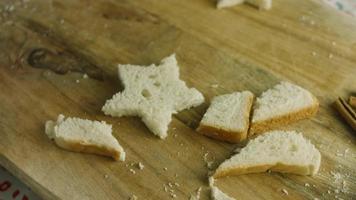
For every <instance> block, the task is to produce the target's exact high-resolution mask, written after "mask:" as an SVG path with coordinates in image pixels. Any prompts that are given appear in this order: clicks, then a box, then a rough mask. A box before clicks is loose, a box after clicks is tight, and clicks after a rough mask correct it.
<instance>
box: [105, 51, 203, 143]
mask: <svg viewBox="0 0 356 200" xmlns="http://www.w3.org/2000/svg"><path fill="white" fill-rule="evenodd" d="M118 69H119V78H120V80H121V81H122V83H123V85H124V87H125V89H124V91H122V92H119V93H117V94H115V95H114V96H113V97H112V99H110V100H107V101H106V103H105V105H104V106H103V108H102V111H103V112H104V113H105V114H106V115H111V116H115V117H121V116H139V117H141V119H142V121H143V122H144V123H145V124H146V126H147V127H148V128H149V129H150V130H151V131H152V132H153V134H155V135H157V136H159V137H160V138H161V139H164V138H165V137H167V130H168V125H169V123H170V122H171V118H172V114H175V113H177V112H179V111H181V110H184V109H188V108H191V107H194V106H198V105H200V104H201V103H203V102H204V97H203V95H202V94H201V93H200V92H199V91H198V90H197V89H195V88H188V87H187V85H186V84H185V82H184V81H182V80H180V79H179V67H178V63H177V60H176V57H175V54H172V55H171V56H169V57H166V58H164V59H163V60H162V61H161V64H160V65H159V66H156V65H154V64H152V65H150V66H147V67H146V66H137V65H119V66H118Z"/></svg>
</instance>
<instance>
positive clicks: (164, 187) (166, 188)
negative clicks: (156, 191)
mask: <svg viewBox="0 0 356 200" xmlns="http://www.w3.org/2000/svg"><path fill="white" fill-rule="evenodd" d="M163 189H164V191H165V192H168V187H167V186H166V185H165V184H163Z"/></svg>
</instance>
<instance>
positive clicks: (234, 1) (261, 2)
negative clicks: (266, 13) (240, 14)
mask: <svg viewBox="0 0 356 200" xmlns="http://www.w3.org/2000/svg"><path fill="white" fill-rule="evenodd" d="M244 2H246V3H249V4H251V5H254V6H256V7H258V8H259V9H261V10H269V9H271V8H272V0H218V3H217V5H216V7H217V8H225V7H231V6H235V5H239V4H242V3H244Z"/></svg>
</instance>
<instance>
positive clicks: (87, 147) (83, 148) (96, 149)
mask: <svg viewBox="0 0 356 200" xmlns="http://www.w3.org/2000/svg"><path fill="white" fill-rule="evenodd" d="M55 142H56V144H57V145H58V146H59V147H61V148H63V149H66V150H69V151H74V152H83V153H92V154H97V155H103V156H109V157H112V158H113V159H114V160H120V154H121V152H119V151H117V150H116V149H114V148H110V147H107V146H98V145H94V144H89V143H85V142H83V141H80V140H70V141H68V140H61V139H55Z"/></svg>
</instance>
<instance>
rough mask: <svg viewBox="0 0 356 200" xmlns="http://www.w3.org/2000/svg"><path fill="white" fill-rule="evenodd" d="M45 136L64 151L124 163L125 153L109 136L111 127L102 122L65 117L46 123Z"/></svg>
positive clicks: (60, 116)
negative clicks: (103, 157) (97, 156)
mask: <svg viewBox="0 0 356 200" xmlns="http://www.w3.org/2000/svg"><path fill="white" fill-rule="evenodd" d="M46 134H47V136H48V137H49V138H50V139H53V140H54V141H55V143H56V144H57V145H58V146H59V147H61V148H63V149H66V150H70V151H75V152H85V153H93V154H98V155H104V156H109V157H112V158H114V159H115V160H120V161H125V151H124V149H123V148H122V147H121V145H120V144H119V142H118V141H117V140H116V138H115V137H114V136H113V135H112V134H111V125H109V124H107V123H105V122H104V121H102V122H99V121H91V120H87V119H79V118H75V117H73V118H71V117H68V118H66V119H65V117H64V116H63V115H62V114H60V115H59V116H58V119H57V121H56V122H54V121H52V120H48V121H47V122H46Z"/></svg>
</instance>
